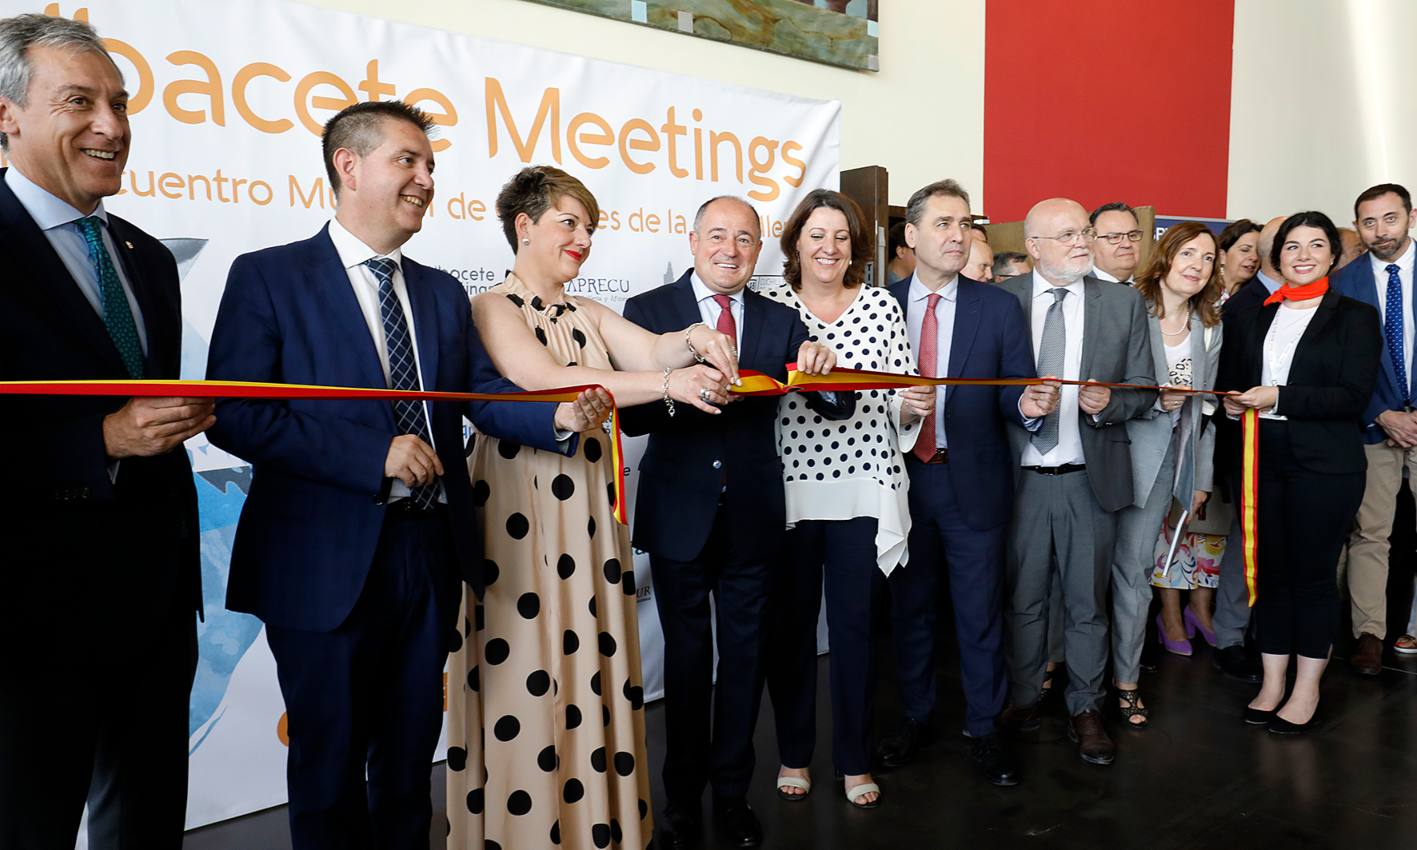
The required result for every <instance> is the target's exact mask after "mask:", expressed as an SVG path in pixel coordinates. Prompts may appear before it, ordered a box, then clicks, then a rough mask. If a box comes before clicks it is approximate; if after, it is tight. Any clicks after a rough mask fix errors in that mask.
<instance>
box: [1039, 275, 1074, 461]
mask: <svg viewBox="0 0 1417 850" xmlns="http://www.w3.org/2000/svg"><path fill="white" fill-rule="evenodd" d="M1067 294H1068V290H1066V289H1064V288H1063V287H1061V286H1055V287H1053V303H1052V304H1050V305H1048V314H1047V315H1046V316H1044V317H1043V342H1042V343H1041V344H1040V345H1039V346H1038V375H1039V376H1040V377H1042V376H1043V375H1053V376H1054V377H1058V378H1061V377H1063V353H1064V351H1065V350H1066V349H1067V345H1068V332H1067V326H1066V325H1064V323H1063V296H1065V295H1067ZM1059 410H1060V408H1054V410H1053V412H1052V413H1050V414H1048V415H1047V416H1045V417H1043V424H1042V425H1040V426H1039V427H1038V430H1037V431H1035V432H1034V433H1033V438H1032V439H1033V447H1034V448H1036V449H1038V453H1039V454H1045V455H1046V454H1048V453H1049V452H1051V451H1052V450H1053V448H1054V447H1055V446H1057V445H1058V413H1059Z"/></svg>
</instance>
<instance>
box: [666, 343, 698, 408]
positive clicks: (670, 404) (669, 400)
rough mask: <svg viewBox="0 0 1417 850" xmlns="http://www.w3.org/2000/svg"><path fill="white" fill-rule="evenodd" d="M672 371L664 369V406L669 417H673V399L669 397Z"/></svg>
mask: <svg viewBox="0 0 1417 850" xmlns="http://www.w3.org/2000/svg"><path fill="white" fill-rule="evenodd" d="M691 350H692V349H691ZM673 371H674V370H673V369H670V368H668V367H666V368H665V370H664V388H663V389H664V406H665V407H666V408H668V409H669V418H670V419H673V418H674V399H672V398H670V397H669V373H671V372H673Z"/></svg>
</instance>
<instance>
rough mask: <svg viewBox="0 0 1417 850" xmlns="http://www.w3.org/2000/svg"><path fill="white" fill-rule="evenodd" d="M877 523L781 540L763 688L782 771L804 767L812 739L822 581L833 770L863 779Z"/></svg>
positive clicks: (838, 523)
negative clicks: (783, 548) (783, 547)
mask: <svg viewBox="0 0 1417 850" xmlns="http://www.w3.org/2000/svg"><path fill="white" fill-rule="evenodd" d="M876 525H877V523H876V519H875V517H857V518H855V519H848V520H803V521H801V522H799V523H797V526H796V527H795V528H793V529H792V530H791V531H789V532H788V534H787V539H788V553H787V555H788V556H787V558H786V559H785V561H786V563H784V564H783V565H782V566H781V567H779V568H778V570H777V571H776V573H777V574H776V576H775V577H774V580H773V593H772V601H771V603H770V608H769V615H768V619H769V621H770V622H771V624H772V626H771V632H772V640H771V642H770V645H769V649H768V666H767V671H768V672H767V682H768V694H769V696H770V697H771V699H772V707H773V715H774V717H775V719H776V721H777V746H778V751H779V754H780V755H781V757H782V763H783V764H784V765H785V766H787V767H807V766H808V765H809V764H811V762H812V750H813V745H814V744H815V743H816V740H817V732H816V729H817V615H818V613H819V612H820V610H821V600H822V595H823V588H824V585H823V577H825V594H826V600H827V640H828V641H829V643H830V647H831V654H830V656H829V661H830V665H831V667H830V669H831V704H832V763H833V765H834V766H835V768H836V770H838V771H840V772H841V773H844V774H847V775H853V776H854V775H858V774H862V773H868V772H870V770H871V767H870V755H869V753H870V748H869V745H868V737H869V735H870V731H871V697H872V692H873V691H874V681H875V666H874V662H873V659H872V653H871V612H872V610H873V609H874V602H875V599H876V595H877V594H878V593H880V591H881V586H882V585H883V583H884V581H883V580H884V576H882V575H881V571H880V570H879V569H878V568H877V566H876Z"/></svg>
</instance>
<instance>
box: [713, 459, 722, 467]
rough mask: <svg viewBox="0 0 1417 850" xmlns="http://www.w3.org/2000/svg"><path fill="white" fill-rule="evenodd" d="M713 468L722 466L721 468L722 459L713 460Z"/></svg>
mask: <svg viewBox="0 0 1417 850" xmlns="http://www.w3.org/2000/svg"><path fill="white" fill-rule="evenodd" d="M713 468H714V469H722V468H723V461H721V460H716V461H714V462H713Z"/></svg>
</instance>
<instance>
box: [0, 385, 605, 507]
mask: <svg viewBox="0 0 1417 850" xmlns="http://www.w3.org/2000/svg"><path fill="white" fill-rule="evenodd" d="M595 386H596V385H593V384H587V385H585V386H578V387H556V388H554V389H549V390H525V391H523V392H519V393H459V392H437V391H424V390H389V389H375V388H370V387H326V386H319V385H315V384H275V383H265V382H258V381H174V380H157V381H0V395H58V396H118V397H128V398H131V397H142V398H164V397H170V396H180V397H182V398H213V399H217V398H249V399H261V400H267V401H275V400H281V401H288V400H294V399H321V398H325V399H370V400H377V401H455V402H463V401H515V402H527V401H532V402H566V401H575V400H576V397H577V396H579V395H580V394H581V393H582V392H584V391H585V390H588V389H594V388H595ZM609 392H610V391H609V390H606V393H607V394H609ZM610 426H611V427H610V431H611V434H610V462H611V463H612V464H614V465H615V496H614V498H615V504H614V505H612V508H613V509H614V511H615V519H616V520H618V521H619V522H620V524H621V525H625V524H627V523H628V522H629V516H628V513H627V511H626V508H625V501H626V500H625V463H624V455H623V453H622V451H621V447H620V410H619V408H618V407H616V406H615V397H614V396H613V395H612V396H611V397H610Z"/></svg>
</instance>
